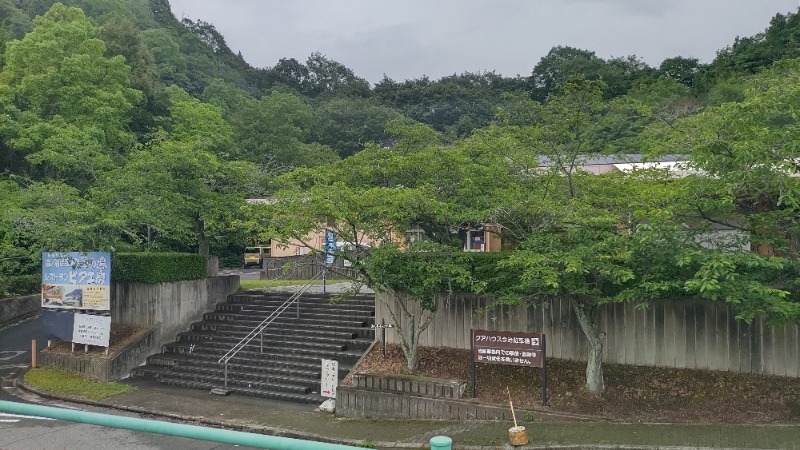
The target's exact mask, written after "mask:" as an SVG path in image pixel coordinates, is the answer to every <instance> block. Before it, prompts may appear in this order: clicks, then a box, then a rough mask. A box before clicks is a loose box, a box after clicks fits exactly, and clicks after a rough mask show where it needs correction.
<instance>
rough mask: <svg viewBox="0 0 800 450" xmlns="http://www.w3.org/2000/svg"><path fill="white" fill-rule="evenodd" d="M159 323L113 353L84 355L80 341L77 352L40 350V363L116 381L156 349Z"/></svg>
mask: <svg viewBox="0 0 800 450" xmlns="http://www.w3.org/2000/svg"><path fill="white" fill-rule="evenodd" d="M158 329H159V326H158V325H156V326H155V327H152V328H150V329H149V330H148V331H147V333H145V334H144V335H143V336H142V337H141V338H140V339H139V340H137V341H136V342H133V343H131V345H129V346H127V347H126V348H125V349H123V350H122V351H120V352H119V353H117V354H116V355H112V356H109V357H104V356H97V355H83V354H82V350H81V349H82V348H83V346H82V345H78V346H77V349H76V351H75V353H72V354H70V353H53V352H48V351H42V352H39V356H38V360H39V365H40V366H44V367H58V368H60V369H63V370H65V371H67V372H75V373H79V374H81V375H84V376H87V377H90V378H94V379H96V380H101V381H116V380H120V379H122V378H125V377H126V376H128V374H130V372H131V370H133V369H134V368H135V367H136V366H138V365H139V364H141V362H143V361H144V360H145V358H147V356H148V355H149V354H151V353H152V351H153V349H154V348H156V349H157V348H158V346H157V345H156V344H155V337H156V336H157V335H158Z"/></svg>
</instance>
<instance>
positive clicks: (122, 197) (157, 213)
mask: <svg viewBox="0 0 800 450" xmlns="http://www.w3.org/2000/svg"><path fill="white" fill-rule="evenodd" d="M257 173H258V171H257V170H255V168H254V167H252V165H250V164H247V163H243V162H228V161H224V160H222V159H220V158H219V157H217V156H216V155H214V154H213V153H211V152H210V151H207V150H203V149H202V148H198V146H196V145H193V144H192V143H191V142H179V141H168V140H165V141H162V142H153V143H152V144H150V145H147V146H144V147H143V148H141V149H139V150H137V151H135V152H133V153H132V154H131V155H130V157H129V159H128V161H127V163H126V164H125V165H124V166H122V167H119V168H117V169H114V170H112V171H109V172H107V173H106V174H104V176H103V178H102V180H101V181H100V183H98V185H97V187H96V188H94V189H93V191H92V197H93V199H94V200H95V202H96V204H98V205H100V206H101V207H102V208H103V210H104V211H106V215H107V222H108V223H109V224H110V225H113V226H114V227H115V229H117V230H118V233H119V234H120V235H122V236H124V237H125V238H126V240H127V242H129V243H130V244H132V245H138V246H142V245H144V243H145V242H147V239H148V235H150V236H151V237H150V239H151V240H152V239H153V236H155V239H157V240H158V242H161V244H160V245H159V244H155V245H156V247H155V248H163V246H164V245H166V247H167V248H171V249H179V250H183V251H187V250H194V251H197V252H199V253H201V254H204V255H208V252H209V246H210V244H211V241H212V240H224V239H225V238H226V236H227V235H229V234H236V231H235V227H234V224H235V223H236V222H238V221H241V217H240V216H239V215H238V214H239V212H240V211H241V208H242V205H243V204H244V199H245V196H246V194H247V187H248V186H249V185H250V183H252V178H253V177H254V176H255V175H256V174H257ZM148 231H149V233H148ZM147 244H148V245H150V246H152V245H154V244H153V242H147Z"/></svg>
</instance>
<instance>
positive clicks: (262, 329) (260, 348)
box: [258, 327, 264, 353]
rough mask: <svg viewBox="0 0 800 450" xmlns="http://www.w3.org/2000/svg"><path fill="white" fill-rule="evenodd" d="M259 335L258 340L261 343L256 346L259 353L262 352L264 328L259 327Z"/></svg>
mask: <svg viewBox="0 0 800 450" xmlns="http://www.w3.org/2000/svg"><path fill="white" fill-rule="evenodd" d="M259 335H260V336H259V337H260V339H259V340H260V341H261V344H260V346H259V348H258V352H259V353H264V328H263V327H262V328H261V333H259Z"/></svg>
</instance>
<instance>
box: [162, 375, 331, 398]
mask: <svg viewBox="0 0 800 450" xmlns="http://www.w3.org/2000/svg"><path fill="white" fill-rule="evenodd" d="M158 380H159V381H162V382H167V381H174V380H183V381H193V382H199V383H207V384H209V385H214V386H215V387H220V386H225V378H224V377H223V376H222V375H219V376H216V375H213V374H198V373H177V372H165V373H163V374H162V375H161V376H160V377H159V378H158ZM234 386H236V387H243V388H247V389H263V390H269V391H276V392H285V393H288V394H300V395H304V394H310V393H312V392H313V391H314V390H315V389H316V388H312V387H311V386H306V385H302V384H301V385H298V384H284V383H277V382H268V381H267V382H259V381H256V380H239V379H234V378H232V377H230V376H228V385H227V386H226V387H227V388H231V387H234Z"/></svg>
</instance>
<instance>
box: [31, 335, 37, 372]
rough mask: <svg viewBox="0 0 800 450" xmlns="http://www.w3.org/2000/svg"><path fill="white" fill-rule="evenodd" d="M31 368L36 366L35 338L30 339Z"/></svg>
mask: <svg viewBox="0 0 800 450" xmlns="http://www.w3.org/2000/svg"><path fill="white" fill-rule="evenodd" d="M31 368H32V369H35V368H36V339H34V340H32V341H31Z"/></svg>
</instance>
